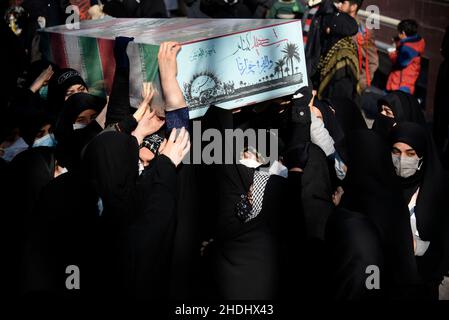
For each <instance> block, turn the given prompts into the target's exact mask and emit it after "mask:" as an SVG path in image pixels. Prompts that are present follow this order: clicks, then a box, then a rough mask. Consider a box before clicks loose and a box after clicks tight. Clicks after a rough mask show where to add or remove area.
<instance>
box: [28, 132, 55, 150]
mask: <svg viewBox="0 0 449 320" xmlns="http://www.w3.org/2000/svg"><path fill="white" fill-rule="evenodd" d="M54 146H56V140H55V136H54V135H53V133H49V134H46V135H45V136H43V137H40V138H39V139H36V140H34V143H33V148H37V147H54Z"/></svg>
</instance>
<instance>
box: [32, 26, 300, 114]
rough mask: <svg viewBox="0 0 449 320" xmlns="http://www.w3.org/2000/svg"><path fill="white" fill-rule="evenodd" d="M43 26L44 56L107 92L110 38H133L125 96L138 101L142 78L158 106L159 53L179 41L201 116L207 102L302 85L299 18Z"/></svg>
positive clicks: (262, 97)
mask: <svg viewBox="0 0 449 320" xmlns="http://www.w3.org/2000/svg"><path fill="white" fill-rule="evenodd" d="M70 27H72V26H70V25H69V26H66V25H62V26H56V27H51V28H46V29H43V30H42V32H41V44H42V49H43V52H44V56H46V58H47V59H49V60H50V61H53V62H55V63H57V64H58V65H59V66H61V67H70V68H74V69H76V70H78V71H79V72H80V73H81V74H82V76H83V77H84V79H85V80H86V82H87V84H88V85H89V87H90V91H91V92H92V93H94V94H99V95H108V94H109V93H110V89H111V86H112V81H113V77H114V69H115V61H114V55H113V47H114V38H115V37H117V36H127V37H134V42H131V43H130V44H129V46H128V56H129V58H130V65H131V70H130V99H131V104H132V105H134V106H136V105H137V104H138V103H139V101H140V99H141V87H142V83H143V82H144V81H147V82H153V84H154V86H155V88H157V91H158V94H157V95H156V97H155V98H154V105H155V106H158V107H162V106H163V97H162V96H161V94H160V80H159V75H158V64H157V52H158V48H159V44H160V43H161V42H163V41H178V42H180V43H181V44H182V49H181V51H180V52H179V54H178V57H177V60H178V76H177V79H178V82H179V85H180V87H181V89H182V91H183V94H184V96H185V99H186V101H187V104H188V106H189V110H190V118H191V119H193V118H197V117H201V116H202V115H203V114H204V113H205V112H206V110H207V107H208V106H209V105H211V104H215V105H217V106H219V107H222V108H226V109H234V108H239V107H242V106H246V105H250V104H254V103H258V102H262V101H266V100H270V99H274V98H278V97H282V96H287V95H290V94H293V93H294V92H295V91H296V90H298V89H300V88H301V87H303V86H306V85H307V75H306V65H305V58H304V48H303V47H304V46H303V41H302V30H301V23H300V21H299V20H267V19H261V20H256V19H252V20H242V19H220V20H217V19H186V18H175V19H115V18H110V17H107V18H105V19H101V20H87V21H81V23H80V24H79V28H78V29H75V28H70Z"/></svg>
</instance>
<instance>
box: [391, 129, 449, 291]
mask: <svg viewBox="0 0 449 320" xmlns="http://www.w3.org/2000/svg"><path fill="white" fill-rule="evenodd" d="M390 141H391V146H392V151H391V157H392V160H393V165H394V167H395V170H396V174H397V175H398V176H399V179H400V181H401V186H402V190H403V195H404V198H405V201H406V202H407V204H408V208H409V211H410V225H411V231H412V235H413V244H414V253H415V256H416V262H417V265H418V270H419V272H420V275H421V277H422V278H423V281H424V282H425V283H427V285H428V286H429V293H428V296H429V298H431V299H438V286H439V284H440V283H441V281H442V277H443V274H444V273H445V272H447V270H448V269H449V265H448V261H449V260H448V259H449V219H448V215H447V212H449V211H448V210H449V207H448V205H447V201H446V197H447V195H448V194H449V193H448V192H449V178H448V175H447V173H446V172H445V171H444V170H443V168H442V166H441V163H440V161H439V158H438V156H437V154H436V153H435V152H434V151H433V149H432V147H431V146H432V142H431V141H430V137H429V135H428V133H427V132H426V131H425V129H423V128H422V127H421V126H420V125H418V124H415V123H411V122H403V123H399V124H398V125H396V126H395V127H394V128H393V129H392V131H391V138H390Z"/></svg>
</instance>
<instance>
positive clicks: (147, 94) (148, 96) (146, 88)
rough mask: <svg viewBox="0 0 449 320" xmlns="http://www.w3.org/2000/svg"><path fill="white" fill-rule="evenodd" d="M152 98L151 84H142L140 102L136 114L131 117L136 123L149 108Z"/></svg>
mask: <svg viewBox="0 0 449 320" xmlns="http://www.w3.org/2000/svg"><path fill="white" fill-rule="evenodd" d="M153 96H154V90H153V84H152V83H151V82H144V83H143V85H142V102H141V103H140V105H139V108H137V110H136V112H134V114H133V116H134V118H135V119H136V121H137V122H139V121H140V120H141V119H142V117H143V115H144V114H145V111H146V110H147V109H148V108H149V106H150V103H151V100H152V99H153Z"/></svg>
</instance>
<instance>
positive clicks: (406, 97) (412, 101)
mask: <svg viewBox="0 0 449 320" xmlns="http://www.w3.org/2000/svg"><path fill="white" fill-rule="evenodd" d="M377 104H378V108H379V114H378V116H377V118H376V120H375V121H374V123H373V130H375V131H376V132H377V133H379V134H380V135H381V136H382V137H384V138H386V139H388V135H389V132H390V130H391V128H393V126H394V124H395V123H400V122H404V121H409V122H414V123H418V124H420V125H422V126H425V124H426V121H425V119H424V114H423V112H422V110H421V106H420V105H419V102H418V100H417V99H416V98H415V97H413V96H412V95H410V94H408V93H405V92H402V91H393V92H390V93H389V94H387V95H386V96H385V97H383V98H381V99H380V100H379V101H378V103H377Z"/></svg>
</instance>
